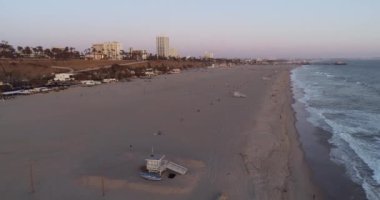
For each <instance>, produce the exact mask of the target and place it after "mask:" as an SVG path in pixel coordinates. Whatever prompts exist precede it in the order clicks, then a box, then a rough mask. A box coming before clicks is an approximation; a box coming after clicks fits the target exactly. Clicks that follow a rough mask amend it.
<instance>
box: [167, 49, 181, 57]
mask: <svg viewBox="0 0 380 200" xmlns="http://www.w3.org/2000/svg"><path fill="white" fill-rule="evenodd" d="M169 57H172V58H179V53H178V51H177V49H173V48H171V49H169Z"/></svg>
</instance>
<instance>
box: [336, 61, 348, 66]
mask: <svg viewBox="0 0 380 200" xmlns="http://www.w3.org/2000/svg"><path fill="white" fill-rule="evenodd" d="M334 65H347V63H345V62H343V61H337V62H335V63H334Z"/></svg>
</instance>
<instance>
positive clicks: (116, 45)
mask: <svg viewBox="0 0 380 200" xmlns="http://www.w3.org/2000/svg"><path fill="white" fill-rule="evenodd" d="M91 49H92V50H91V53H90V55H89V56H91V57H92V59H94V60H102V59H109V60H121V59H122V58H123V57H122V55H121V50H122V49H123V47H122V45H121V43H120V42H105V43H99V44H93V45H92V48H91Z"/></svg>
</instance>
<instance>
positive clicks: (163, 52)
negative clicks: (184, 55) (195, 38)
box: [156, 36, 170, 58]
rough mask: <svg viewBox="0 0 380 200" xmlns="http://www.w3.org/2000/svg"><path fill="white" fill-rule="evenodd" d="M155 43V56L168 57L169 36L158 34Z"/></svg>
mask: <svg viewBox="0 0 380 200" xmlns="http://www.w3.org/2000/svg"><path fill="white" fill-rule="evenodd" d="M156 45H157V56H159V57H165V58H166V57H169V56H170V47H169V38H168V37H165V36H158V37H157V38H156Z"/></svg>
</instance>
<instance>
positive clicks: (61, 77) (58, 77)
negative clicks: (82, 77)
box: [53, 73, 74, 82]
mask: <svg viewBox="0 0 380 200" xmlns="http://www.w3.org/2000/svg"><path fill="white" fill-rule="evenodd" d="M73 76H74V74H72V73H59V74H55V75H54V79H53V80H54V81H62V82H64V81H73V80H74V77H73Z"/></svg>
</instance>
